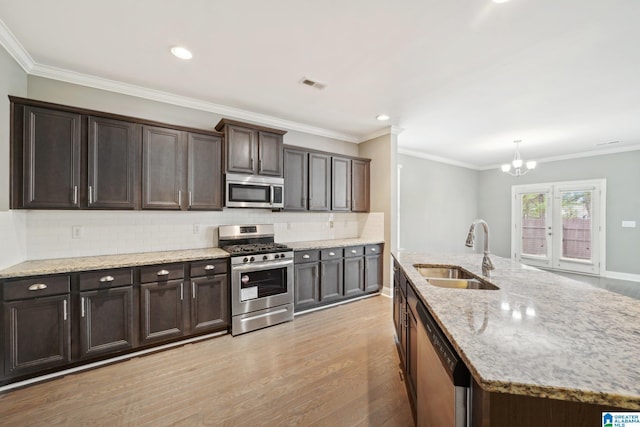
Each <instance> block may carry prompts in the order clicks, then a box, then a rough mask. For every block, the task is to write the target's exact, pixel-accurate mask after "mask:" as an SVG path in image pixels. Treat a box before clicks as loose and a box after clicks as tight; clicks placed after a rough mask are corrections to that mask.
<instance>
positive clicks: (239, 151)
mask: <svg viewBox="0 0 640 427" xmlns="http://www.w3.org/2000/svg"><path fill="white" fill-rule="evenodd" d="M226 134H227V138H228V141H227V172H239V173H251V174H253V173H255V172H256V170H257V167H256V166H257V165H256V164H255V162H256V161H257V160H258V159H257V157H258V153H257V151H258V143H257V141H256V138H257V132H256V131H254V130H251V129H246V128H243V127H240V126H233V125H227V132H226Z"/></svg>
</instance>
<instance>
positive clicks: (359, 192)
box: [351, 160, 370, 212]
mask: <svg viewBox="0 0 640 427" xmlns="http://www.w3.org/2000/svg"><path fill="white" fill-rule="evenodd" d="M351 168H352V171H351V172H352V174H351V200H352V202H351V210H352V211H353V212H369V181H370V179H369V162H368V161H365V160H352V162H351Z"/></svg>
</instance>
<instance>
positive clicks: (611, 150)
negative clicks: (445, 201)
mask: <svg viewBox="0 0 640 427" xmlns="http://www.w3.org/2000/svg"><path fill="white" fill-rule="evenodd" d="M638 150H640V144H634V145H627V146H625V147H618V148H606V149H602V150H591V151H584V152H582V153H574V154H564V155H562V156H552V157H545V158H542V159H533V160H535V161H536V162H537V163H549V162H557V161H559V160H574V159H581V158H584V157H595V156H605V155H607V154H617V153H626V152H628V151H638ZM500 166H501V165H492V166H483V167H481V168H478V170H481V171H486V170H491V169H500Z"/></svg>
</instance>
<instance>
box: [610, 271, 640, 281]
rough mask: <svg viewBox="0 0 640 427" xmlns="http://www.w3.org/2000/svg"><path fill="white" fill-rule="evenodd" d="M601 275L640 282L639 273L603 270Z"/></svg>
mask: <svg viewBox="0 0 640 427" xmlns="http://www.w3.org/2000/svg"><path fill="white" fill-rule="evenodd" d="M602 277H607V278H609V279H619V280H629V281H631V282H640V274H632V273H621V272H619V271H604V272H603V273H602Z"/></svg>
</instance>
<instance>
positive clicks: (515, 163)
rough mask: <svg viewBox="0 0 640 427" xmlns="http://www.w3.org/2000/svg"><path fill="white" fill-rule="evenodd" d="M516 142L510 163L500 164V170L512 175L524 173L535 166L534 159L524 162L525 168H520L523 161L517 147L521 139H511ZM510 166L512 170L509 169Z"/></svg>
mask: <svg viewBox="0 0 640 427" xmlns="http://www.w3.org/2000/svg"><path fill="white" fill-rule="evenodd" d="M513 142H514V143H515V144H516V152H515V154H514V155H513V160H512V161H511V163H505V164H504V165H502V167H501V168H502V172H506V173H508V174H509V175H512V176H521V175H524V174H526V173H527V172H529V171H530V170H533V169H535V168H536V162H535V161H534V160H530V161H528V162H527V163H526V167H527V168H526V169H523V168H522V164H523V163H524V161H523V160H522V158H521V157H520V150H519V149H518V147H519V145H520V143H521V142H522V141H521V140H519V139H518V140H516V141H513ZM511 167H513V170H511Z"/></svg>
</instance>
